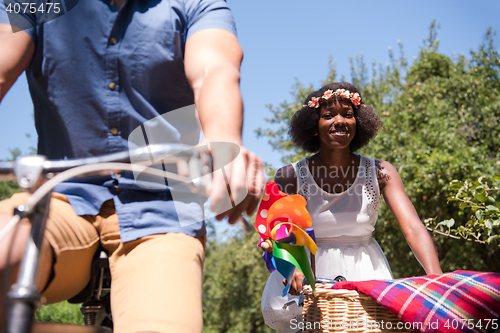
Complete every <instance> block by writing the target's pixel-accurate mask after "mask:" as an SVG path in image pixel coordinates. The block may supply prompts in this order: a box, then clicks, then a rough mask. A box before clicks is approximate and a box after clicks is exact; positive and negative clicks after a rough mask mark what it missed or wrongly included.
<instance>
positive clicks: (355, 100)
mask: <svg viewBox="0 0 500 333" xmlns="http://www.w3.org/2000/svg"><path fill="white" fill-rule="evenodd" d="M333 96H340V97H342V98H348V99H350V100H351V102H352V104H354V105H359V104H361V96H360V95H359V94H358V93H352V94H351V92H350V91H349V90H345V89H337V90H335V91H333V90H330V89H329V90H327V91H325V92H324V93H323V96H321V97H313V98H311V100H310V101H309V102H308V103H307V106H308V107H310V108H316V109H317V108H319V100H320V99H321V98H323V99H324V100H326V101H327V100H329V99H330V98H332V97H333ZM304 106H306V105H304Z"/></svg>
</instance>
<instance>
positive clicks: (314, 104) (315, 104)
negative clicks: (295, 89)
mask: <svg viewBox="0 0 500 333" xmlns="http://www.w3.org/2000/svg"><path fill="white" fill-rule="evenodd" d="M307 106H309V107H310V108H316V109H317V108H319V98H318V97H313V98H311V100H310V101H309V102H308V103H307Z"/></svg>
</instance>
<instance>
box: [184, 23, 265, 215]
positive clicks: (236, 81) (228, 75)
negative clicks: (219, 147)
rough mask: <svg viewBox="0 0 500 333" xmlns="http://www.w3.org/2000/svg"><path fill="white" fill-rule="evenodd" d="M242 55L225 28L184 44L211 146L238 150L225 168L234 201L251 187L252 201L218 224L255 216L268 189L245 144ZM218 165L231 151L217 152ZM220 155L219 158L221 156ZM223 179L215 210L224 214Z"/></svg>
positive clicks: (214, 199) (257, 161)
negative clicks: (222, 144)
mask: <svg viewBox="0 0 500 333" xmlns="http://www.w3.org/2000/svg"><path fill="white" fill-rule="evenodd" d="M242 59H243V52H242V50H241V47H240V45H239V43H238V40H237V38H236V36H235V35H233V34H232V33H230V32H228V31H226V30H223V29H205V30H201V31H198V32H196V33H194V34H193V35H192V36H191V37H190V38H189V39H188V41H187V43H186V51H185V56H184V64H185V70H186V75H187V78H188V81H189V83H190V85H191V87H192V89H193V91H194V96H195V104H196V108H197V111H198V116H199V118H200V122H201V126H202V130H203V134H204V136H205V140H206V141H207V142H231V143H235V144H237V145H238V146H240V151H241V157H242V158H241V159H237V160H235V162H233V163H232V164H231V166H232V167H231V168H226V169H225V171H226V175H227V177H228V181H229V188H230V189H231V195H232V197H233V199H234V201H240V200H238V196H239V195H240V194H239V193H244V192H245V191H244V190H245V189H246V188H248V192H249V194H248V196H247V197H246V198H245V199H244V200H243V201H242V202H241V204H239V205H237V206H236V207H234V208H233V209H231V210H229V211H226V212H222V213H220V214H219V215H218V217H217V218H218V219H222V218H224V217H228V218H229V223H234V222H235V221H236V219H237V218H238V217H239V216H240V215H241V213H242V212H243V211H246V213H247V214H251V213H252V212H253V211H254V210H255V208H256V206H257V204H258V200H259V197H260V193H261V190H262V187H263V184H264V177H263V170H262V161H261V160H260V158H259V157H257V156H256V155H255V154H254V153H252V152H250V151H248V150H246V149H245V148H244V147H243V146H242V145H241V131H242V127H243V103H242V99H241V93H240V65H241V60H242ZM212 154H213V155H214V162H215V163H217V159H219V160H224V159H226V158H227V156H223V155H227V154H229V152H227V151H214V150H212ZM218 155H219V156H218ZM220 176H221V174H220V173H215V174H214V189H213V190H212V210H214V211H215V212H221V211H222V209H221V208H220V205H221V204H223V200H222V198H223V193H225V191H227V189H226V185H225V182H224V179H220Z"/></svg>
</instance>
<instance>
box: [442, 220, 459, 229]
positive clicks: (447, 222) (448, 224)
mask: <svg viewBox="0 0 500 333" xmlns="http://www.w3.org/2000/svg"><path fill="white" fill-rule="evenodd" d="M454 224H455V219H449V220H444V221H441V222H439V223H438V225H444V226H447V227H448V228H451V227H453V225H454Z"/></svg>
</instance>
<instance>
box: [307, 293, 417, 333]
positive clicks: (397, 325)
mask: <svg viewBox="0 0 500 333" xmlns="http://www.w3.org/2000/svg"><path fill="white" fill-rule="evenodd" d="M331 287H332V284H323V283H317V284H316V298H314V296H313V294H312V290H311V287H310V286H306V287H305V288H304V295H305V299H304V311H303V313H302V317H303V319H304V320H303V324H304V329H303V332H310V333H312V332H335V333H340V332H370V333H372V332H373V333H374V332H417V331H414V330H412V329H407V328H405V323H404V322H402V321H401V320H400V319H398V318H397V317H396V316H395V315H393V314H392V313H391V312H390V311H389V310H387V309H386V308H384V307H383V306H382V305H380V304H378V303H377V302H375V301H374V300H373V299H372V298H371V297H370V296H367V295H365V294H363V293H360V292H357V291H354V290H346V289H330V288H331ZM406 326H410V325H408V323H407V324H406Z"/></svg>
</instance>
